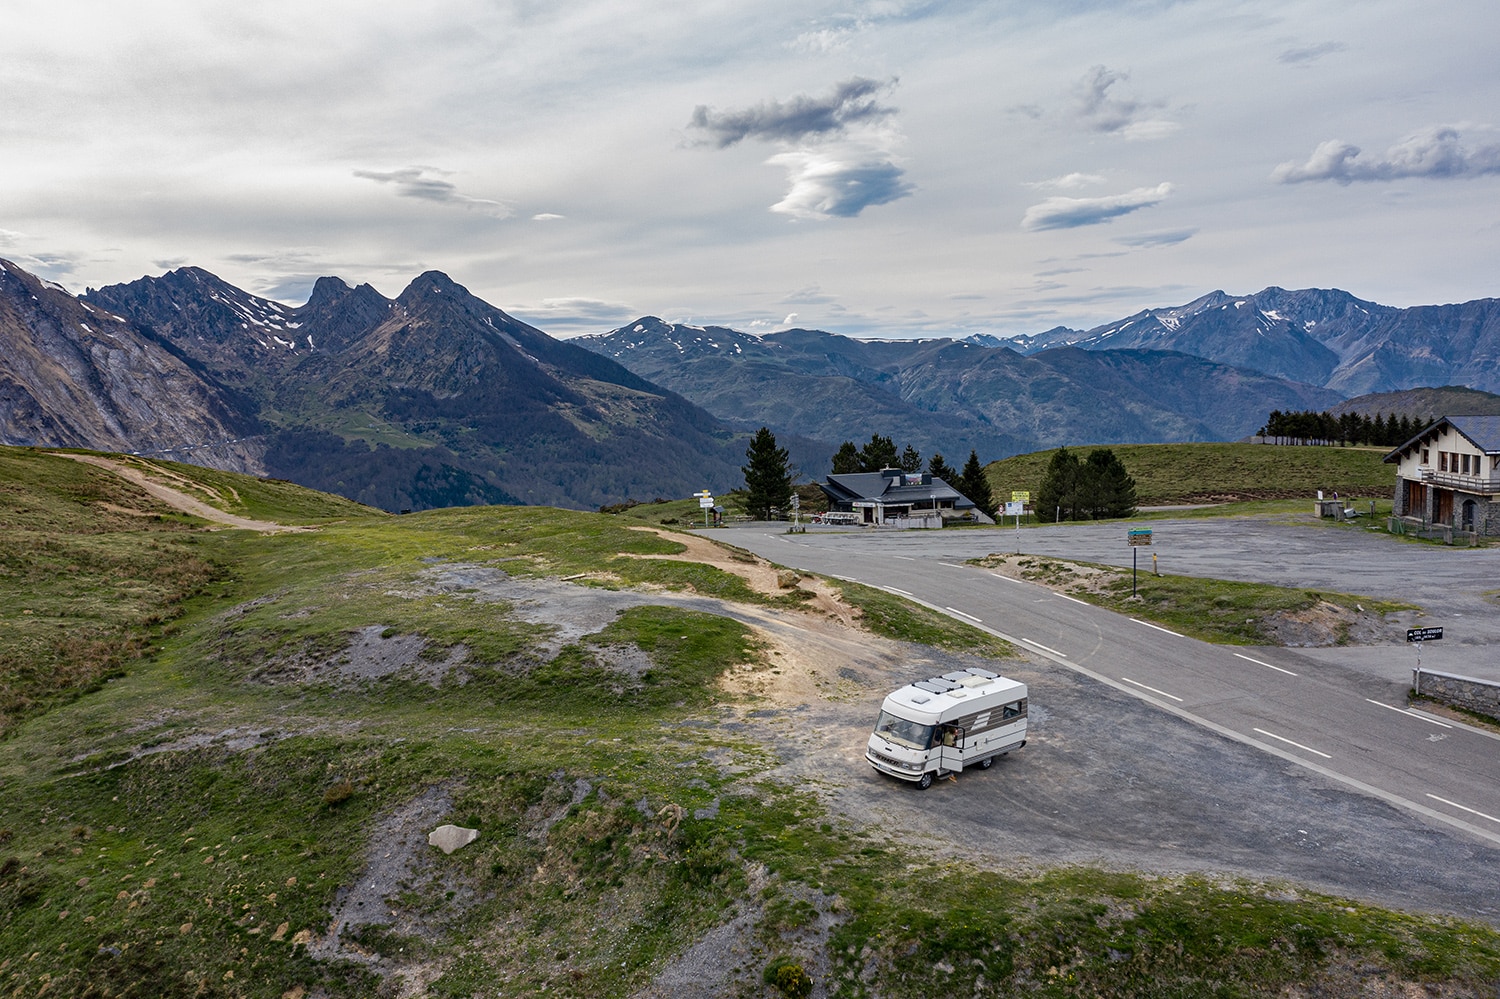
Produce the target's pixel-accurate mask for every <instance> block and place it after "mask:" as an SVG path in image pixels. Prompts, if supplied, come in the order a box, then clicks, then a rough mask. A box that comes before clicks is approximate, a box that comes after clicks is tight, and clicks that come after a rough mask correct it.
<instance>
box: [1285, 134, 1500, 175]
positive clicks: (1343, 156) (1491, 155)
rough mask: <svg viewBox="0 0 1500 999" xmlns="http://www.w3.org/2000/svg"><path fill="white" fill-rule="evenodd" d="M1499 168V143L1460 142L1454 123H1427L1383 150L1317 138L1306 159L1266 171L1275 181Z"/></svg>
mask: <svg viewBox="0 0 1500 999" xmlns="http://www.w3.org/2000/svg"><path fill="white" fill-rule="evenodd" d="M1495 173H1500V143H1496V142H1489V143H1486V144H1480V145H1476V146H1472V147H1471V146H1466V145H1465V144H1464V141H1463V135H1462V133H1461V131H1460V129H1459V127H1458V126H1453V125H1433V126H1431V127H1429V128H1425V129H1423V130H1422V131H1420V132H1417V133H1415V134H1413V135H1409V136H1407V137H1406V138H1404V139H1402V140H1401V141H1400V142H1398V143H1396V144H1395V145H1394V146H1392V147H1391V148H1390V149H1387V150H1386V151H1385V155H1383V156H1375V157H1370V156H1365V155H1363V153H1362V152H1361V150H1360V148H1359V147H1358V146H1355V145H1351V144H1350V143H1347V142H1344V141H1342V140H1340V139H1330V140H1328V141H1327V142H1323V143H1320V144H1319V145H1318V147H1317V148H1316V149H1314V150H1313V152H1312V155H1311V156H1310V157H1308V159H1307V162H1305V163H1300V164H1299V163H1297V162H1295V161H1292V162H1287V163H1283V164H1281V165H1280V166H1278V167H1277V168H1276V169H1275V170H1273V171H1272V172H1271V179H1272V180H1273V181H1275V182H1276V183H1278V184H1299V183H1304V182H1306V181H1316V180H1331V181H1334V182H1336V183H1339V184H1350V183H1353V182H1354V181H1382V180H1400V179H1403V178H1406V177H1429V178H1434V179H1451V178H1457V177H1480V176H1484V175H1486V174H1495Z"/></svg>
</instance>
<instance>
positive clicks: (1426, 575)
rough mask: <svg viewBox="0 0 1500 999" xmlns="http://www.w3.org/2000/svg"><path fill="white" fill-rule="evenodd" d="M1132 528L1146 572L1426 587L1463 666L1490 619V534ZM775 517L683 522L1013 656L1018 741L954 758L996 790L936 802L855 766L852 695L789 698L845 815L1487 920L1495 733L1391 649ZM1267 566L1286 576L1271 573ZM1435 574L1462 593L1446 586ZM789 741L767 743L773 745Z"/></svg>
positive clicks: (1075, 550)
mask: <svg viewBox="0 0 1500 999" xmlns="http://www.w3.org/2000/svg"><path fill="white" fill-rule="evenodd" d="M1150 526H1151V527H1152V528H1153V532H1154V539H1153V540H1157V539H1160V540H1158V545H1157V546H1155V547H1156V550H1157V551H1158V554H1159V555H1161V556H1162V561H1163V562H1166V563H1168V564H1166V565H1164V566H1163V568H1164V570H1165V571H1173V572H1182V573H1187V574H1198V575H1205V576H1227V577H1230V578H1251V579H1260V580H1263V581H1266V582H1277V583H1281V584H1283V585H1297V586H1306V587H1310V588H1319V589H1338V590H1342V591H1346V592H1348V591H1353V592H1361V591H1363V592H1370V591H1372V590H1373V592H1375V593H1376V594H1380V595H1397V592H1398V590H1399V592H1400V593H1402V594H1404V599H1409V600H1412V601H1414V602H1418V603H1423V602H1424V598H1427V599H1431V598H1432V597H1435V596H1441V597H1443V598H1444V600H1445V604H1444V609H1443V610H1442V611H1441V612H1439V611H1436V610H1435V611H1434V612H1433V613H1432V614H1431V615H1430V616H1429V617H1428V618H1424V619H1423V620H1422V623H1424V624H1434V623H1442V624H1443V625H1444V626H1445V628H1453V627H1454V624H1453V623H1451V622H1464V623H1466V624H1467V623H1474V624H1475V625H1477V626H1476V627H1474V628H1473V629H1472V631H1460V633H1459V634H1457V635H1455V636H1454V637H1456V638H1458V641H1456V642H1454V643H1453V645H1454V646H1456V647H1459V648H1461V649H1463V650H1465V651H1467V652H1468V653H1470V654H1475V653H1477V654H1478V656H1477V657H1476V662H1477V661H1478V657H1482V656H1483V655H1484V654H1485V652H1486V648H1485V646H1486V644H1487V643H1486V641H1485V640H1486V639H1487V638H1488V637H1489V636H1490V635H1491V634H1494V633H1496V632H1497V631H1500V628H1497V626H1496V622H1495V621H1494V617H1495V616H1496V615H1493V614H1490V615H1486V614H1485V613H1484V608H1485V607H1486V604H1485V603H1484V601H1483V599H1482V597H1481V596H1480V593H1481V592H1482V590H1483V589H1484V588H1485V586H1486V585H1487V580H1493V579H1495V578H1497V574H1496V573H1495V569H1497V568H1500V561H1497V558H1496V555H1497V554H1500V553H1492V552H1489V551H1484V550H1479V551H1465V550H1458V551H1455V550H1445V549H1439V548H1429V547H1425V546H1413V545H1406V544H1400V543H1395V542H1392V541H1390V540H1389V539H1382V538H1376V537H1374V536H1373V535H1367V534H1365V533H1364V532H1360V531H1342V530H1320V529H1318V528H1316V527H1310V528H1298V527H1295V526H1288V525H1278V524H1274V523H1267V522H1259V521H1251V522H1243V521H1232V522H1231V521H1220V522H1214V521H1156V522H1153V523H1151V525H1150ZM784 531H785V528H784V526H783V525H759V526H750V527H744V528H735V529H724V530H718V531H710V532H705V533H706V534H707V535H708V536H711V537H714V538H715V539H717V540H721V541H726V542H728V543H731V544H734V545H737V546H739V547H742V548H746V549H748V550H751V551H755V552H757V553H759V554H761V555H764V556H765V557H767V558H770V559H772V560H774V561H776V562H779V563H781V564H784V565H790V566H794V567H797V568H804V569H809V570H814V571H818V572H822V573H826V574H829V575H835V576H841V577H844V578H848V579H854V580H857V581H859V582H863V583H867V584H869V585H874V586H880V587H883V588H886V589H888V590H891V591H893V592H896V593H898V594H901V595H906V596H910V597H912V598H913V599H917V600H920V601H922V602H925V603H927V604H928V605H930V606H932V607H934V608H936V609H938V610H941V611H942V612H943V613H946V614H949V615H950V616H953V617H954V618H956V619H958V620H964V621H968V622H970V623H973V624H976V625H978V626H980V627H983V628H985V629H987V630H990V631H993V632H994V633H996V634H999V635H1002V636H1004V637H1006V638H1008V639H1010V640H1011V641H1013V642H1014V643H1016V644H1017V645H1018V646H1019V647H1021V648H1022V649H1024V650H1026V651H1027V652H1028V653H1029V658H1030V659H1031V661H1032V665H1031V666H1029V667H1027V668H1026V669H1025V670H1019V671H1018V670H1014V669H1010V668H1008V669H1007V673H1008V674H1011V675H1017V678H1018V679H1027V680H1028V682H1030V683H1032V684H1033V686H1034V690H1033V693H1032V704H1033V712H1034V713H1033V719H1032V720H1033V728H1034V736H1033V742H1032V744H1031V745H1029V746H1028V747H1026V749H1024V750H1021V751H1019V752H1017V753H1014V754H1012V756H1011V757H1009V758H1007V759H1006V760H1003V761H1002V762H1001V765H997V766H996V767H995V768H994V769H993V770H991V771H989V772H987V773H981V772H977V771H976V772H974V773H967V772H966V773H965V774H963V775H961V777H960V782H961V785H969V784H973V783H980V782H992V783H993V782H995V781H997V780H998V781H1000V782H1001V783H1000V784H999V785H997V786H999V787H1002V788H1003V789H1004V791H1003V796H1000V797H997V796H996V795H994V794H972V795H964V794H955V793H953V786H952V785H948V784H943V785H940V787H939V788H938V789H936V790H938V792H939V793H940V794H942V795H943V796H944V802H945V804H944V806H943V808H942V809H940V810H939V812H938V813H937V815H936V816H934V814H933V812H932V802H931V801H929V800H928V799H926V798H924V797H922V796H921V795H920V793H919V792H913V793H912V794H911V795H903V794H901V793H899V792H903V791H906V790H907V789H906V788H905V787H904V786H902V785H899V784H896V785H894V789H893V788H892V787H890V786H888V785H891V784H892V782H890V781H889V780H885V779H882V778H879V777H878V776H877V775H875V774H874V773H873V771H870V772H868V773H866V772H864V771H863V768H865V767H867V764H864V761H863V753H862V745H863V741H864V737H865V736H866V735H867V734H868V726H869V723H870V721H871V720H872V718H873V714H872V715H871V718H862V717H857V712H851V711H850V710H849V709H848V707H847V706H839V705H829V706H824V707H816V708H809V709H807V710H808V713H809V715H810V717H808V718H807V719H805V721H806V723H809V724H811V725H812V726H813V728H814V729H815V730H816V731H819V732H821V733H825V734H823V735H822V736H820V738H819V740H811V741H809V742H807V743H806V745H807V746H808V752H807V754H806V755H805V756H803V757H800V759H801V760H802V764H803V765H805V767H806V769H807V772H808V774H809V775H810V776H811V775H814V774H816V773H817V772H818V770H819V769H820V768H826V767H828V766H830V765H831V766H834V767H835V768H837V769H839V771H840V773H841V774H842V775H843V777H844V778H845V779H842V780H839V781H836V782H835V786H836V787H837V788H839V790H838V791H837V796H839V797H843V798H845V799H847V804H848V806H849V807H850V809H851V811H855V812H859V811H868V810H869V809H871V808H872V807H873V808H874V809H876V810H877V811H878V810H881V809H884V810H887V811H889V812H890V816H889V819H888V821H890V822H894V823H896V824H897V827H900V828H909V827H911V826H912V824H914V823H915V824H916V825H917V826H919V827H920V825H921V824H922V823H925V822H929V821H940V822H941V824H942V827H943V830H942V831H943V835H942V837H940V839H941V841H942V842H944V843H948V844H950V845H954V844H956V845H957V847H958V848H960V849H962V848H964V847H966V846H967V847H972V848H975V849H1003V850H1005V851H1006V852H1007V853H1009V854H1010V855H1016V856H1032V857H1035V858H1037V859H1038V860H1047V861H1049V862H1051V861H1057V860H1066V861H1086V860H1090V859H1095V858H1096V857H1097V858H1114V859H1115V860H1116V861H1119V860H1124V861H1126V862H1129V863H1136V864H1142V865H1145V866H1148V867H1151V868H1154V869H1161V868H1167V869H1174V870H1178V869H1180V870H1224V871H1228V872H1236V873H1245V874H1251V875H1253V876H1256V877H1262V878H1265V877H1270V878H1277V877H1282V878H1287V879H1291V880H1293V881H1295V882H1297V883H1302V884H1309V885H1314V886H1318V887H1321V888H1324V889H1326V890H1329V891H1333V892H1335V893H1342V894H1349V895H1353V896H1356V897H1362V898H1369V899H1373V900H1379V901H1382V902H1385V903H1387V904H1397V905H1408V906H1417V907H1420V908H1425V909H1438V910H1442V911H1449V912H1456V913H1459V914H1463V915H1470V916H1476V917H1479V918H1483V919H1486V920H1488V921H1491V922H1497V923H1500V879H1496V878H1495V877H1493V874H1492V872H1493V871H1494V870H1496V869H1497V868H1496V865H1497V862H1500V738H1497V737H1496V736H1495V735H1494V734H1492V733H1488V732H1484V731H1481V730H1479V729H1476V728H1472V727H1469V726H1464V725H1461V724H1457V723H1453V722H1451V721H1447V720H1444V719H1440V718H1436V717H1433V716H1429V715H1424V714H1422V713H1420V712H1413V711H1409V710H1406V709H1405V707H1404V703H1405V691H1406V688H1407V687H1408V686H1409V684H1410V665H1411V663H1412V661H1413V660H1414V656H1413V650H1412V649H1411V648H1404V647H1403V648H1399V649H1397V650H1396V651H1395V652H1394V653H1392V654H1391V655H1392V656H1397V655H1399V656H1400V657H1404V666H1402V667H1401V668H1399V669H1396V668H1393V666H1392V667H1387V666H1382V665H1380V664H1378V663H1375V664H1374V665H1372V664H1371V662H1364V661H1362V662H1359V663H1355V662H1348V663H1343V662H1339V661H1336V659H1335V660H1331V659H1329V658H1328V657H1323V656H1319V655H1314V654H1309V650H1297V651H1293V650H1287V649H1279V648H1270V649H1266V648H1261V649H1243V648H1238V647H1235V648H1231V647H1227V646H1215V645H1211V644H1208V643H1203V642H1198V641H1195V640H1193V639H1188V638H1185V637H1182V636H1179V635H1175V634H1172V633H1170V632H1167V631H1164V630H1161V629H1159V628H1156V627H1153V626H1150V625H1148V624H1145V623H1143V622H1139V621H1135V620H1132V619H1130V618H1127V617H1122V616H1120V615H1117V614H1114V613H1111V612H1108V611H1104V610H1101V609H1098V608H1094V607H1091V606H1088V605H1086V604H1083V603H1080V602H1078V601H1075V600H1072V599H1070V598H1068V597H1065V596H1062V595H1060V594H1055V593H1052V592H1051V591H1049V590H1047V589H1046V588H1044V587H1040V586H1035V585H1031V584H1027V583H1021V582H1017V581H1014V580H1010V579H1005V578H1002V577H999V576H997V575H994V574H991V573H989V572H986V571H984V570H982V569H978V568H975V567H972V566H966V565H964V564H962V561H961V560H963V559H967V558H972V557H975V556H978V555H984V554H989V553H991V552H995V551H1002V552H1004V551H1014V550H1015V543H1016V537H1015V532H1011V531H945V532H937V531H931V532H903V533H894V532H893V533H885V532H880V533H876V532H873V531H864V532H809V533H807V534H799V535H788V534H786V533H784ZM1124 531H1125V529H1124V527H1123V526H1122V525H1120V524H1111V525H1103V526H1094V525H1089V526H1084V527H1067V528H1057V529H1051V528H1044V529H1033V530H1028V531H1024V532H1021V538H1020V541H1021V545H1022V550H1023V551H1026V552H1028V553H1034V554H1048V555H1055V556H1059V557H1071V558H1077V559H1085V560H1088V561H1098V562H1110V563H1114V564H1124V565H1129V559H1130V552H1129V549H1128V548H1127V547H1126V546H1125V545H1124V537H1123V536H1124ZM1250 552H1254V556H1253V557H1252V556H1251V554H1249V553H1250ZM1264 552H1273V553H1276V557H1275V558H1274V559H1273V558H1269V557H1264V558H1263V557H1261V555H1262V553H1264ZM1236 567H1238V568H1237V569H1236ZM1289 576H1292V577H1295V578H1296V579H1298V580H1300V582H1293V583H1290V584H1288V583H1287V579H1288V577H1289ZM1351 580H1352V581H1355V582H1353V583H1351V582H1350V581H1351ZM1448 587H1452V588H1455V589H1457V588H1468V591H1467V593H1466V594H1465V595H1464V597H1463V599H1457V598H1454V597H1453V595H1452V593H1451V592H1450V591H1449V590H1448V589H1447V588H1448ZM1469 594H1472V597H1471V596H1469ZM1465 601H1467V602H1465ZM1455 605H1457V606H1458V608H1459V609H1458V610H1456V611H1455V610H1453V609H1452V608H1453V607H1454V606H1455ZM1455 630H1458V629H1455ZM1449 634H1453V632H1449ZM1438 645H1439V643H1429V647H1428V649H1427V650H1426V651H1425V652H1424V666H1428V665H1432V666H1433V668H1442V667H1441V666H1437V665H1434V664H1432V663H1429V662H1428V661H1427V660H1428V659H1429V658H1435V655H1434V652H1435V650H1436V648H1437V647H1438ZM1381 651H1382V654H1384V652H1385V650H1381ZM1358 652H1359V650H1355V653H1356V654H1357V653H1358ZM1370 658H1371V659H1372V660H1373V659H1378V658H1379V656H1374V657H1370ZM1395 662H1396V659H1395V658H1392V660H1391V663H1392V664H1393V665H1394V664H1395ZM1027 670H1029V671H1030V673H1031V678H1030V679H1028V676H1027V675H1023V674H1024V673H1025V672H1026V671H1027ZM1455 671H1456V670H1455ZM1471 672H1477V671H1471ZM911 678H912V677H908V676H902V677H897V678H894V679H895V681H896V683H900V682H906V681H907V680H909V679H911ZM892 685H893V686H894V685H895V684H892ZM878 693H879V692H878V691H872V693H871V695H870V697H871V699H872V703H878ZM860 709H862V710H865V711H867V712H868V711H869V710H870V708H869V706H867V705H860ZM832 733H836V735H834V734H832ZM829 739H834V740H835V741H836V742H837V745H836V746H831V745H828V744H827V743H828V740H829ZM799 745H802V743H799V742H797V741H796V740H793V741H792V742H791V743H790V746H789V751H790V752H791V753H792V754H793V755H794V756H796V754H797V750H798V747H799ZM796 765H798V764H796V763H794V767H795V766H796ZM846 769H847V770H849V772H848V773H847V774H844V773H843V771H844V770H846ZM928 793H929V794H930V793H932V792H928ZM935 842H936V841H935Z"/></svg>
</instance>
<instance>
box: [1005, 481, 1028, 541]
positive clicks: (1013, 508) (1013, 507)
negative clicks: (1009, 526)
mask: <svg viewBox="0 0 1500 999" xmlns="http://www.w3.org/2000/svg"><path fill="white" fill-rule="evenodd" d="M1030 502H1031V491H1030V490H1027V489H1012V490H1011V491H1010V502H1009V503H1007V504H1005V512H1006V513H1007V514H1015V518H1016V554H1017V555H1019V554H1021V514H1023V513H1025V512H1026V504H1027V503H1030Z"/></svg>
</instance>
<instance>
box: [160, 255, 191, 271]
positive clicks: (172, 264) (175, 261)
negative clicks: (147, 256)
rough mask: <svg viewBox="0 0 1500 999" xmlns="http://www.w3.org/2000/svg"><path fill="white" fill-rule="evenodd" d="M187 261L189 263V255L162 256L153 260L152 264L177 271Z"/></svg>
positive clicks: (162, 268)
mask: <svg viewBox="0 0 1500 999" xmlns="http://www.w3.org/2000/svg"><path fill="white" fill-rule="evenodd" d="M186 263H188V258H187V257H162V258H161V259H159V260H153V261H151V266H153V267H156V268H159V269H161V270H164V271H175V270H176V269H177V268H179V267H181V266H182V265H183V264H186Z"/></svg>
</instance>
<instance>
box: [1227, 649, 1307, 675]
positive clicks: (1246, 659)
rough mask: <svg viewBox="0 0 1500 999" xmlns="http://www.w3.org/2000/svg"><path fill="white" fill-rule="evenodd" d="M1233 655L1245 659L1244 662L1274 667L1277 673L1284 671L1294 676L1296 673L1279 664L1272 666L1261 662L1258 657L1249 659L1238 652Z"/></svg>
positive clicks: (1269, 667)
mask: <svg viewBox="0 0 1500 999" xmlns="http://www.w3.org/2000/svg"><path fill="white" fill-rule="evenodd" d="M1235 655H1236V656H1237V657H1239V658H1240V659H1243V660H1245V662H1247V663H1254V664H1255V665H1257V666H1264V667H1265V668H1266V669H1274V670H1275V671H1276V672H1278V673H1285V674H1286V675H1287V676H1296V675H1297V674H1296V673H1293V672H1292V671H1291V670H1289V669H1282V668H1281V667H1280V666H1272V665H1271V664H1270V663H1263V662H1261V661H1260V660H1259V659H1251V658H1250V657H1249V656H1242V655H1240V654H1239V653H1238V652H1236V653H1235Z"/></svg>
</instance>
